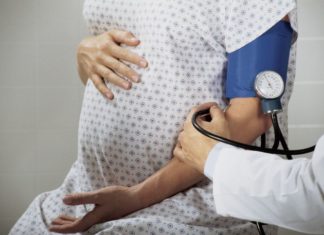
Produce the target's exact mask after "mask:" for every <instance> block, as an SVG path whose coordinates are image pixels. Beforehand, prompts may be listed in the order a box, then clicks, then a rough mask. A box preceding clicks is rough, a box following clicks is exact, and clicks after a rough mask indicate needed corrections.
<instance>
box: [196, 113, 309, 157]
mask: <svg viewBox="0 0 324 235" xmlns="http://www.w3.org/2000/svg"><path fill="white" fill-rule="evenodd" d="M208 114H209V109H206V110H201V111H198V112H196V113H194V114H193V116H192V119H191V122H192V125H193V126H194V127H195V129H196V130H197V131H199V132H200V133H201V134H203V135H205V136H207V137H209V138H211V139H214V140H217V141H219V142H222V143H225V144H229V145H233V146H235V147H239V148H243V149H246V150H251V151H259V152H264V153H269V154H279V155H287V156H289V155H301V154H307V153H311V152H313V151H314V149H315V145H313V146H311V147H308V148H304V149H294V150H288V149H273V148H266V147H258V146H253V145H249V144H244V143H240V142H237V141H234V140H230V139H227V138H225V137H222V136H220V135H217V134H215V133H212V132H209V131H207V130H205V129H204V128H202V127H201V126H200V125H199V124H198V122H197V118H198V117H199V116H203V115H208ZM272 120H273V119H272ZM277 126H278V125H277ZM278 127H279V126H278ZM274 128H275V131H278V130H276V126H274ZM279 132H280V129H279Z"/></svg>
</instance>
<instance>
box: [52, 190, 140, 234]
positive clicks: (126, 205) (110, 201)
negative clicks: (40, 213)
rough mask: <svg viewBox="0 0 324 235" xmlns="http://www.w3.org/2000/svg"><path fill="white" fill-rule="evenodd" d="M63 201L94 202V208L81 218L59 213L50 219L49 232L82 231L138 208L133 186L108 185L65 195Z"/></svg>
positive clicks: (76, 202)
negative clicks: (91, 190)
mask: <svg viewBox="0 0 324 235" xmlns="http://www.w3.org/2000/svg"><path fill="white" fill-rule="evenodd" d="M63 202H64V203H65V204H66V205H70V206H76V205H84V204H94V205H95V208H94V209H93V210H92V211H90V212H89V213H87V214H86V215H85V216H83V217H82V218H74V217H70V216H67V215H60V216H59V217H57V218H56V219H55V220H53V221H52V224H51V226H50V227H49V230H50V231H51V232H57V233H77V232H83V231H86V230H88V229H89V228H90V227H91V226H92V225H95V224H98V223H103V222H106V221H109V220H113V219H118V218H120V217H122V216H125V215H127V214H130V213H132V212H134V211H136V210H138V209H140V204H139V200H138V199H137V196H136V190H135V187H123V186H109V187H106V188H102V189H100V190H97V191H93V192H87V193H76V194H71V195H66V196H65V197H64V199H63Z"/></svg>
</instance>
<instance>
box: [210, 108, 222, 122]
mask: <svg viewBox="0 0 324 235" xmlns="http://www.w3.org/2000/svg"><path fill="white" fill-rule="evenodd" d="M209 113H210V116H211V118H212V120H211V122H213V121H217V120H221V121H224V120H225V113H224V111H223V110H221V109H220V108H219V107H218V105H217V104H215V105H213V106H211V107H210V109H209Z"/></svg>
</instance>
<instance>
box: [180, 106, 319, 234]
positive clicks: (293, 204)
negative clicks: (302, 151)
mask: <svg viewBox="0 0 324 235" xmlns="http://www.w3.org/2000/svg"><path fill="white" fill-rule="evenodd" d="M210 113H211V116H212V120H211V122H205V121H200V125H201V126H202V127H203V128H204V129H206V130H209V131H211V132H214V133H218V134H220V135H222V136H224V137H229V133H230V130H229V126H228V124H227V121H226V118H225V115H224V113H223V112H222V111H221V110H220V109H218V108H217V107H216V106H214V107H212V108H211V109H210ZM190 120H191V117H190V116H189V117H188V119H187V121H186V124H185V126H184V130H183V132H181V133H180V136H179V142H180V144H179V145H178V146H177V148H176V149H175V151H174V153H175V156H176V157H177V158H179V159H181V160H182V161H184V162H186V163H187V164H189V165H191V166H193V167H195V168H196V169H197V170H198V171H200V172H204V173H205V174H206V175H207V176H208V177H209V178H211V179H213V184H214V187H213V191H214V193H213V194H214V199H215V207H216V211H217V213H218V214H220V215H223V216H231V217H236V218H240V219H245V220H252V221H261V222H265V223H268V224H275V225H278V226H281V227H285V228H289V229H294V230H297V231H301V232H306V233H322V232H323V231H324V224H323V220H324V197H323V191H324V181H323V179H324V170H323V169H324V136H323V137H322V138H321V139H320V140H319V141H318V143H317V146H316V149H315V152H314V155H313V158H312V159H306V158H300V159H295V160H291V161H289V160H284V159H282V158H280V157H279V156H277V155H271V154H266V153H261V152H254V151H246V150H243V149H238V148H235V147H232V146H230V145H227V144H223V143H218V142H217V141H215V140H212V139H210V138H208V137H206V136H203V135H201V134H200V133H199V132H198V131H197V130H196V129H195V128H194V127H193V126H192V124H191V122H190ZM195 146H199V147H200V148H199V150H198V149H197V148H195Z"/></svg>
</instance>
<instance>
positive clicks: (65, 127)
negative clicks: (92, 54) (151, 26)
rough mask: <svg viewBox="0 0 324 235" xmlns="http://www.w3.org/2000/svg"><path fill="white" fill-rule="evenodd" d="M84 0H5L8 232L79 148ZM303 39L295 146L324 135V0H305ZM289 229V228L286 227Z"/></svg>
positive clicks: (1, 149) (1, 153) (1, 39)
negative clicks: (79, 57)
mask: <svg viewBox="0 0 324 235" xmlns="http://www.w3.org/2000/svg"><path fill="white" fill-rule="evenodd" d="M82 3H83V0H69V1H66V0H56V1H53V0H28V1H26V0H0V211H1V214H0V234H7V232H8V230H9V228H10V227H11V226H12V224H13V223H14V222H15V221H16V220H17V218H18V217H19V216H20V215H21V214H22V212H23V211H24V210H25V209H26V207H27V206H28V204H29V203H30V202H31V200H32V199H33V198H34V197H35V196H36V195H38V194H39V193H41V192H43V191H47V190H51V189H53V188H55V187H57V186H58V185H59V184H60V183H61V182H62V180H63V178H64V176H65V175H66V173H67V171H68V169H69V167H70V166H71V164H72V162H73V161H74V159H75V158H76V154H77V152H76V151H77V125H78V118H79V113H80V107H81V101H82V100H81V99H82V91H83V86H82V85H81V82H79V79H78V76H77V72H76V68H75V48H76V46H77V44H78V43H79V41H80V40H81V39H82V38H83V37H84V36H85V35H86V29H85V25H84V21H83V19H82V15H81V11H82ZM299 11H300V14H299V22H300V38H299V48H298V49H299V52H298V63H297V64H298V70H297V81H296V86H295V92H294V94H293V97H292V100H291V104H290V117H289V120H290V145H291V146H293V147H302V146H307V145H309V144H312V143H313V142H314V141H315V140H316V139H317V137H319V136H320V134H322V133H324V106H323V104H322V103H323V101H324V92H323V91H324V64H323V61H324V27H323V22H324V0H301V1H299ZM281 234H297V233H289V232H288V231H286V230H281Z"/></svg>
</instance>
